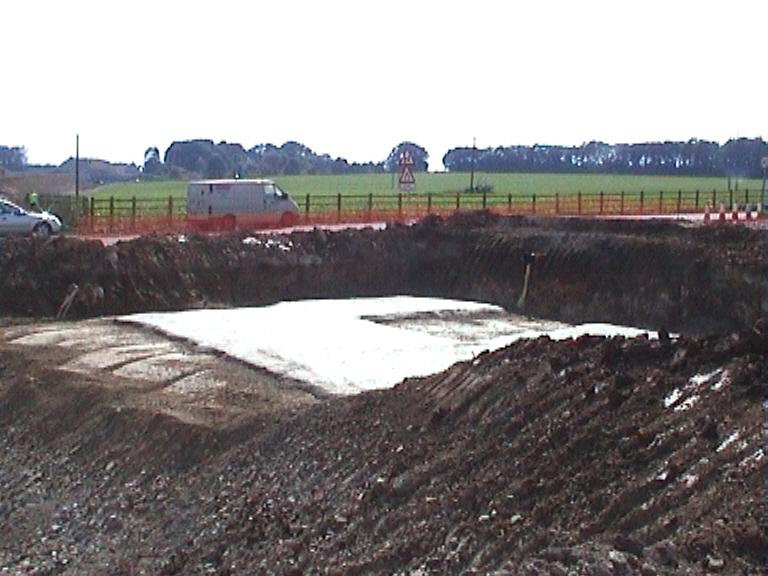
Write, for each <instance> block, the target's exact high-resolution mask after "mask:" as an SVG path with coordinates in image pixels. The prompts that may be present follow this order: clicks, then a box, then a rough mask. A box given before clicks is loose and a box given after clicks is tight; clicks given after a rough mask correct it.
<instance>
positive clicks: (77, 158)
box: [75, 134, 80, 219]
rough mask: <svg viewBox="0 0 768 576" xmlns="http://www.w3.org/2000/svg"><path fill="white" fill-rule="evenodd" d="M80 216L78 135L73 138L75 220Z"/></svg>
mask: <svg viewBox="0 0 768 576" xmlns="http://www.w3.org/2000/svg"><path fill="white" fill-rule="evenodd" d="M79 215H80V134H77V135H76V136H75V219H77V217H78V216H79Z"/></svg>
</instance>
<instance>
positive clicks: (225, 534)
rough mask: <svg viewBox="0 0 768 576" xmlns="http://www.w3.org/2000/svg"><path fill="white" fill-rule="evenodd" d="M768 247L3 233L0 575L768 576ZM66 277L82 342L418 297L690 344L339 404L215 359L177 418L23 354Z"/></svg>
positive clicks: (513, 228)
mask: <svg viewBox="0 0 768 576" xmlns="http://www.w3.org/2000/svg"><path fill="white" fill-rule="evenodd" d="M763 234H764V233H761V232H757V231H754V230H748V229H746V228H740V227H711V228H710V227H694V228H686V227H681V226H679V225H677V224H673V223H666V224H659V223H649V224H640V223H630V222H594V221H580V220H566V221H548V220H538V219H519V218H512V219H507V218H496V217H493V216H491V215H488V214H475V215H472V216H463V217H461V218H453V219H449V220H441V219H431V220H428V221H426V222H423V223H420V224H418V225H416V226H413V227H402V226H392V227H389V228H387V229H386V230H382V231H378V232H377V231H372V230H364V231H345V232H333V233H328V232H323V231H312V232H302V233H298V232H297V233H294V234H291V235H276V236H249V235H244V234H239V235H231V236H220V237H214V238H204V237H189V238H177V237H148V238H142V239H138V240H135V241H131V242H124V243H118V244H116V245H114V246H110V247H105V246H103V245H102V244H101V243H100V242H95V241H92V242H83V241H80V240H76V239H72V238H56V239H51V240H47V241H46V240H7V241H4V242H3V243H2V244H0V314H2V315H3V320H2V325H1V326H0V449H1V450H2V453H3V459H2V467H0V573H10V574H26V573H32V574H60V573H68V574H126V575H132V574H563V575H566V574H590V575H603V574H605V575H613V574H615V575H622V574H644V575H649V576H650V575H654V574H710V573H711V574H734V575H735V574H760V573H762V572H763V570H764V566H765V565H766V560H768V559H767V558H766V550H768V540H767V538H766V524H765V508H764V495H765V481H764V478H765V471H766V466H765V463H766V460H765V436H764V416H763V411H764V407H765V405H766V376H765V355H766V350H767V349H768V342H767V338H766V334H765V324H764V322H763V320H762V311H763V310H765V309H766V308H765V299H766V293H765V287H764V279H765V277H766V274H765V272H766V270H765V258H764V255H765V237H764V235H763ZM531 253H534V254H535V256H534V258H533V262H534V264H533V270H532V274H531V276H530V285H529V290H528V294H527V296H526V298H525V300H524V301H522V302H520V300H519V299H520V295H521V293H522V287H523V283H524V263H525V262H527V261H530V258H528V259H527V258H526V255H528V254H531ZM72 285H77V287H78V289H77V293H76V294H75V296H74V298H73V302H72V306H71V308H69V309H68V310H67V314H66V320H65V321H63V322H64V325H66V326H68V327H72V326H75V327H77V328H78V329H83V330H86V332H87V329H88V327H91V326H92V324H91V323H93V322H94V320H88V321H85V320H83V319H85V318H89V317H103V316H108V315H113V314H117V313H124V312H132V311H139V310H157V309H164V310H168V309H180V308H185V307H191V306H229V305H244V304H249V305H252V304H260V303H268V302H274V301H277V300H281V299H286V298H305V297H323V296H328V297H330V296H333V297H343V296H352V295H387V294H399V293H408V294H415V295H436V296H446V297H459V298H472V299H477V300H483V301H488V302H494V303H497V304H501V305H503V306H506V307H507V308H509V309H515V310H516V311H520V310H521V309H522V310H523V311H525V312H527V313H531V314H534V315H540V316H545V317H548V318H553V319H558V320H566V321H583V320H591V321H612V322H617V323H625V324H634V325H637V326H641V327H648V328H652V329H654V330H656V329H660V328H661V329H662V333H664V332H665V331H666V330H668V331H669V332H671V333H673V334H674V333H679V334H680V336H679V337H675V336H672V337H669V338H668V337H662V338H661V339H660V340H648V339H647V338H643V337H641V338H636V339H622V338H610V339H605V338H595V337H585V338H580V339H578V340H572V341H565V342H553V341H550V340H548V339H546V338H542V339H538V340H534V341H529V342H521V343H517V344H514V345H511V346H509V347H507V348H504V349H502V350H498V351H495V352H491V353H485V354H482V355H480V356H478V357H477V358H475V359H474V360H472V361H470V362H466V363H461V364H457V365H454V366H453V367H451V368H450V369H448V370H446V371H445V372H444V373H441V374H436V375H433V376H430V377H427V378H421V379H412V380H406V381H404V382H403V383H401V384H399V385H398V386H397V387H396V388H395V389H393V390H389V391H380V392H372V393H366V394H361V395H358V396H354V397H348V398H327V397H324V396H322V395H319V394H313V393H312V391H311V390H297V389H296V387H295V386H294V385H293V384H292V383H290V382H281V381H280V380H279V379H276V378H274V377H273V376H271V375H269V374H264V373H262V372H259V371H257V370H254V369H251V368H248V367H245V366H242V365H238V366H235V365H234V364H229V363H231V361H230V360H228V359H226V358H220V359H218V361H219V362H220V364H219V365H218V368H217V370H221V371H223V372H222V373H224V372H226V373H227V374H230V375H233V376H232V378H233V380H236V381H237V382H240V385H239V387H238V388H236V390H237V391H238V392H237V394H234V392H233V393H232V394H229V395H228V393H227V390H230V389H229V388H226V387H225V388H224V390H223V391H221V392H219V393H217V394H216V397H215V400H216V401H215V402H212V401H211V398H208V399H207V400H205V401H206V402H208V404H206V406H207V409H206V410H198V411H197V412H195V414H196V418H194V419H191V418H184V417H180V416H179V414H178V412H173V411H169V410H168V409H167V408H168V406H167V404H165V403H158V402H157V401H156V399H157V398H158V397H159V393H160V392H161V391H162V390H160V389H159V387H152V386H149V387H147V386H144V387H141V386H135V385H132V384H131V382H130V381H129V380H126V379H125V378H122V377H117V376H115V374H113V373H106V372H102V371H94V372H92V373H86V372H84V371H76V370H71V369H64V368H62V367H63V366H70V367H71V362H72V358H71V357H70V356H69V355H70V354H73V352H72V349H73V346H71V345H62V343H61V341H59V342H58V344H49V345H43V344H41V345H37V346H30V345H22V344H20V339H19V336H20V334H23V333H33V332H35V331H39V330H51V329H52V326H55V324H52V323H51V317H53V316H55V315H56V313H57V312H58V311H59V310H60V309H61V305H62V303H63V301H64V299H65V297H66V295H67V294H68V293H72V292H71V290H72ZM98 322H99V323H103V322H106V320H98ZM100 325H102V324H100ZM83 327H85V328H83ZM297 329H300V327H297ZM663 335H664V334H663ZM152 337H156V336H152ZM83 338H84V339H85V337H83ZM91 345H93V344H91ZM93 346H95V347H96V348H97V347H98V340H97V341H96V344H95V345H93ZM175 346H180V347H183V346H187V345H186V344H184V343H175ZM189 352H190V354H192V353H195V352H198V351H194V350H189ZM205 361H206V362H213V360H207V359H206V360H205ZM246 384H247V385H248V386H246ZM231 390H235V388H232V389H231ZM244 390H250V391H251V392H250V393H248V394H246V393H245V392H243V391H244ZM253 390H256V391H257V392H253ZM266 391H268V393H267V392H266ZM233 406H236V407H237V411H236V414H237V417H229V414H232V413H234V412H232V410H233ZM225 410H229V411H230V412H226V414H227V416H226V417H222V414H223V413H224V412H219V411H225ZM204 414H208V416H209V417H207V418H206V417H204Z"/></svg>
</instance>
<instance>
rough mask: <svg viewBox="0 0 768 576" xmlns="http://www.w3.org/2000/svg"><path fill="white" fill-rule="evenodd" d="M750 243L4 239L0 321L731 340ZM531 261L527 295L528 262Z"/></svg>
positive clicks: (462, 230) (523, 231)
mask: <svg viewBox="0 0 768 576" xmlns="http://www.w3.org/2000/svg"><path fill="white" fill-rule="evenodd" d="M763 242H764V240H763V238H762V236H761V233H760V232H759V231H756V230H751V229H748V228H745V227H740V226H734V227H715V226H712V227H700V226H699V227H692V228H685V227H683V226H681V225H679V224H677V223H670V222H650V223H642V224H639V223H634V222H625V221H621V222H605V221H598V220H588V221H585V220H576V219H562V220H550V219H530V218H501V217H495V216H492V215H490V214H485V213H477V214H472V215H465V216H459V217H455V218H451V219H448V220H442V219H439V218H433V219H428V220H426V221H423V222H421V223H418V224H416V225H414V226H391V227H388V228H387V229H386V230H382V231H374V230H344V231H336V232H328V231H323V230H314V231H310V232H294V233H291V234H287V235H276V236H261V235H245V234H235V235H228V236H217V237H207V236H189V237H173V236H149V237H143V238H139V239H136V240H132V241H129V242H118V243H117V244H115V245H111V246H104V245H103V244H102V243H101V242H99V241H96V240H91V241H83V240H78V239H74V238H67V237H61V238H52V239H48V240H45V241H40V240H33V239H21V240H6V241H5V242H4V244H3V248H2V252H0V314H2V315H20V316H28V317H52V316H55V315H56V314H57V312H58V311H59V309H60V307H61V304H62V302H63V301H64V299H65V298H66V296H67V294H68V293H69V290H70V289H71V288H72V286H73V285H76V286H77V287H78V294H77V296H76V298H75V299H74V302H73V306H72V307H71V308H70V309H69V311H68V314H69V315H70V317H92V316H101V315H112V314H124V313H130V312H137V311H146V310H176V309H184V308H190V307H199V306H247V305H261V304H267V303H273V302H277V301H280V300H290V299H301V298H323V297H333V298H339V297H352V296H384V295H393V294H412V295H428V296H442V297H451V298H462V299H473V300H480V301H485V302H490V303H494V304H499V305H501V306H504V307H505V308H508V309H510V310H513V309H514V310H520V309H521V308H522V310H523V311H524V312H526V313H529V314H531V315H536V316H541V317H546V318H551V319H557V320H563V321H566V322H584V321H602V322H613V323H620V324H630V325H636V326H639V327H647V328H652V329H658V328H659V327H661V326H664V327H665V328H667V329H669V330H674V331H688V332H704V331H708V330H724V329H726V330H727V329H743V328H746V327H748V326H750V325H751V324H752V323H754V322H755V321H756V320H757V318H759V317H760V314H761V307H762V305H763V304H764V300H765V293H764V286H763V279H764V278H765V273H766V269H765V264H764V260H763V258H762V255H763V250H764V246H763ZM530 254H532V255H533V256H532V260H530V262H531V266H532V268H531V273H530V277H529V285H528V288H527V291H526V297H525V298H524V299H523V300H521V298H520V297H521V295H522V293H523V287H524V284H525V266H526V262H528V260H527V256H526V255H530Z"/></svg>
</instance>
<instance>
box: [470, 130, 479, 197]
mask: <svg viewBox="0 0 768 576" xmlns="http://www.w3.org/2000/svg"><path fill="white" fill-rule="evenodd" d="M476 152H477V146H476V145H475V138H472V162H471V164H470V172H469V191H470V192H474V191H475V155H476Z"/></svg>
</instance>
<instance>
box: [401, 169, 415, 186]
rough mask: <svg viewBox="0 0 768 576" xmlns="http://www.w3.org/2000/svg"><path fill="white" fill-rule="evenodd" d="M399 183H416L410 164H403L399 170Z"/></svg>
mask: <svg viewBox="0 0 768 576" xmlns="http://www.w3.org/2000/svg"><path fill="white" fill-rule="evenodd" d="M399 182H400V184H416V178H414V177H413V170H411V167H410V166H403V168H402V170H400V180H399Z"/></svg>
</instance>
